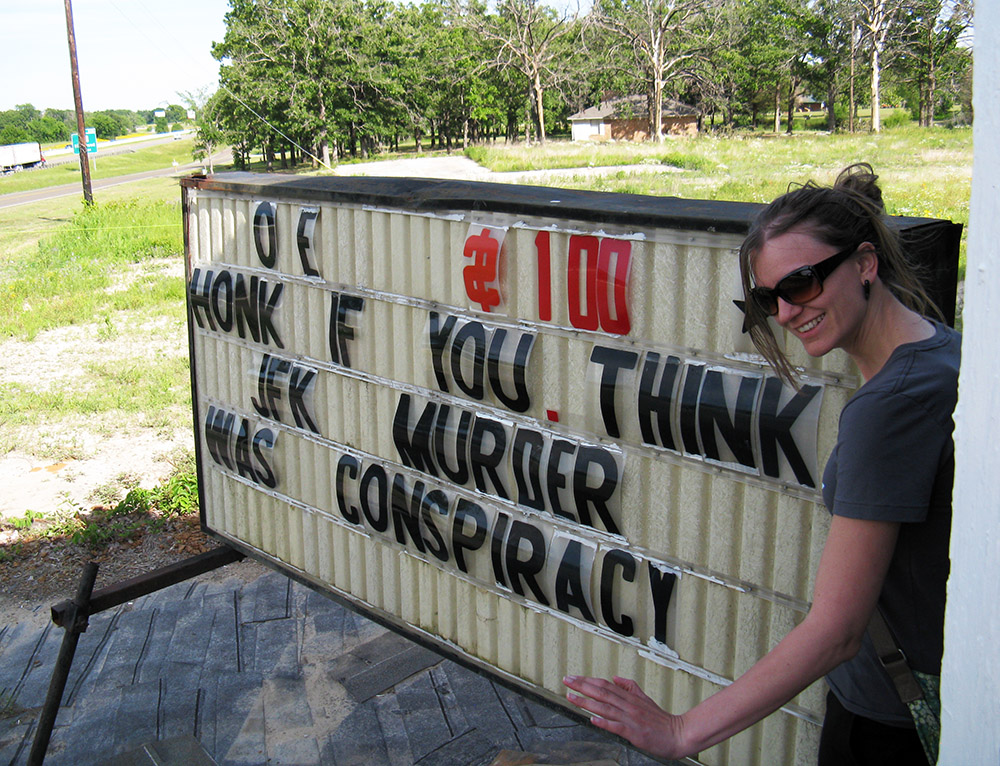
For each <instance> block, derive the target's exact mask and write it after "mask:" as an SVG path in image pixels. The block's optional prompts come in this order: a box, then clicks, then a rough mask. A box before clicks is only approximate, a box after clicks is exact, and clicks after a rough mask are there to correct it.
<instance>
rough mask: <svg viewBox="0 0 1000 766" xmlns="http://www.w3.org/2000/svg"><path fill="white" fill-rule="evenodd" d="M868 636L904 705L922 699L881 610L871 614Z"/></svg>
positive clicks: (920, 691)
mask: <svg viewBox="0 0 1000 766" xmlns="http://www.w3.org/2000/svg"><path fill="white" fill-rule="evenodd" d="M868 635H869V636H871V639H872V644H874V645H875V653H876V654H877V655H878V659H879V662H881V663H882V667H884V668H885V671H886V672H887V673H888V674H889V678H891V679H892V683H893V685H894V686H895V687H896V692H897V693H898V694H899V698H900V699H901V700H902V701H903V703H904V704H906V705H908V704H909V703H911V702H914V701H916V700H918V699H923V696H924V693H923V691H922V690H921V688H920V684H918V683H917V679H916V678H914V676H913V672H912V671H911V670H910V666H909V665H908V664H907V663H906V655H905V654H903V650H902V649H900V648H899V645H898V644H897V643H896V640H895V638H893V636H892V631H890V630H889V625H888V624H887V623H886V621H885V618H884V617H883V616H882V610H881V609H879V608H878V607H875V611H874V612H872V618H871V621H870V622H869V623H868Z"/></svg>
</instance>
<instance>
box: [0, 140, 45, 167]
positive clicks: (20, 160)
mask: <svg viewBox="0 0 1000 766" xmlns="http://www.w3.org/2000/svg"><path fill="white" fill-rule="evenodd" d="M44 164H45V157H44V156H43V155H42V147H40V146H39V145H38V144H37V143H34V142H31V143H24V144H7V145H6V146H0V173H13V172H15V171H18V170H24V169H25V168H34V167H40V166H41V165H44Z"/></svg>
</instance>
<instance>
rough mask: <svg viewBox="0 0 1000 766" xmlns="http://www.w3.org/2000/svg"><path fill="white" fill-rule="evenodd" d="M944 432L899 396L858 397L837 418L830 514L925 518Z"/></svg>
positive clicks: (910, 401)
mask: <svg viewBox="0 0 1000 766" xmlns="http://www.w3.org/2000/svg"><path fill="white" fill-rule="evenodd" d="M948 439H949V434H947V433H945V431H944V430H943V429H942V427H941V424H940V423H939V422H938V421H937V420H936V419H935V418H934V417H933V415H932V414H931V413H929V412H928V411H927V409H926V408H925V406H924V405H923V404H922V403H921V402H919V401H916V400H914V399H913V398H911V397H910V396H907V395H905V394H900V393H892V394H882V395H862V396H859V397H857V398H855V399H853V400H851V401H850V402H849V403H848V404H847V406H846V407H845V408H844V411H843V412H842V413H841V418H840V435H839V440H838V444H837V469H836V490H835V494H834V497H833V507H832V508H831V510H832V512H833V513H834V514H837V515H840V516H848V517H850V518H854V519H871V520H879V521H896V522H919V521H923V520H924V519H925V518H926V517H927V511H928V509H929V507H930V503H931V495H932V490H933V487H934V482H935V479H936V477H937V473H938V466H939V464H940V461H941V457H942V452H943V450H944V448H945V445H946V444H947V443H948Z"/></svg>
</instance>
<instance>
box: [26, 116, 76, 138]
mask: <svg viewBox="0 0 1000 766" xmlns="http://www.w3.org/2000/svg"><path fill="white" fill-rule="evenodd" d="M28 133H29V135H30V136H31V139H32V140H33V141H37V142H38V143H40V144H54V143H58V142H59V141H66V140H68V139H69V129H68V128H67V127H66V125H65V124H64V123H63V122H62V121H60V120H56V119H54V118H52V117H48V116H45V117H39V118H37V119H34V120H32V121H31V122H29V123H28Z"/></svg>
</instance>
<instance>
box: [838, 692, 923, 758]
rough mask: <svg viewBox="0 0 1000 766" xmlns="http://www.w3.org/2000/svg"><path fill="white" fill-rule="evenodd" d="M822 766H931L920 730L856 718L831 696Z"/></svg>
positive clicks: (856, 716) (857, 716) (860, 717)
mask: <svg viewBox="0 0 1000 766" xmlns="http://www.w3.org/2000/svg"><path fill="white" fill-rule="evenodd" d="M819 766H927V756H926V755H925V754H924V748H923V746H922V745H921V744H920V737H918V736H917V730H916V729H904V728H900V727H898V726H889V725H888V724H884V723H879V722H878V721H873V720H871V719H870V718H863V717H862V716H860V715H855V714H854V713H852V712H850V711H849V710H846V709H845V708H844V706H843V705H841V704H840V701H839V700H838V699H837V698H836V696H834V694H833V692H829V693H828V694H827V695H826V718H824V719H823V733H822V734H821V735H820V740H819Z"/></svg>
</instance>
